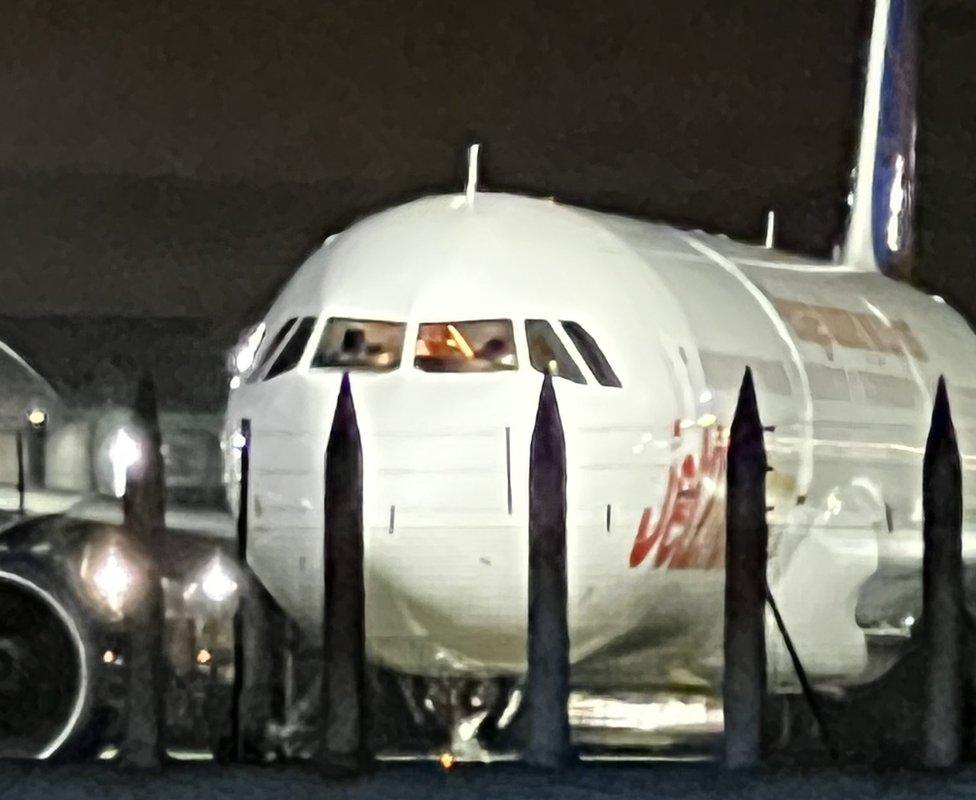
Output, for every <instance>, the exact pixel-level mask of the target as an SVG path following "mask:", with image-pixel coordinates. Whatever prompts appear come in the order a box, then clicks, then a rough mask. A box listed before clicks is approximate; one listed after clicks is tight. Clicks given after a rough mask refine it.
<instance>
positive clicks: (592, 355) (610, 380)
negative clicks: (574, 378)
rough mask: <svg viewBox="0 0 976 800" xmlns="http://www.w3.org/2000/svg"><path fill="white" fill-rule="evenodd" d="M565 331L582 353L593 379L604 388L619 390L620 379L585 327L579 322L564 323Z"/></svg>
mask: <svg viewBox="0 0 976 800" xmlns="http://www.w3.org/2000/svg"><path fill="white" fill-rule="evenodd" d="M563 330H565V331H566V334H567V335H568V336H569V338H570V339H572V340H573V344H575V345H576V349H577V350H579V351H580V355H581V356H583V360H584V361H585V362H586V366H587V367H589V368H590V372H592V373H593V377H594V378H596V379H597V381H598V382H599V383H600V384H601V385H602V386H615V387H616V388H618V389H619V388H620V378H618V377H617V373H616V372H614V371H613V367H611V366H610V362H609V361H607V357H606V356H605V355H603V351H602V350H601V349H600V346H599V345H598V344H597V343H596V340H595V339H594V338H593V337H592V336H590V334H589V333H587V332H586V331H585V330H584V329H583V326H582V325H580V324H579V323H578V322H566V321H563Z"/></svg>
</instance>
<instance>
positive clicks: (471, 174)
mask: <svg viewBox="0 0 976 800" xmlns="http://www.w3.org/2000/svg"><path fill="white" fill-rule="evenodd" d="M480 151H481V145H480V144H473V145H471V146H470V147H469V148H468V182H467V184H466V185H465V187H464V194H465V195H466V197H467V200H468V204H469V205H470V204H471V203H473V202H474V193H475V192H477V191H478V153H479V152H480Z"/></svg>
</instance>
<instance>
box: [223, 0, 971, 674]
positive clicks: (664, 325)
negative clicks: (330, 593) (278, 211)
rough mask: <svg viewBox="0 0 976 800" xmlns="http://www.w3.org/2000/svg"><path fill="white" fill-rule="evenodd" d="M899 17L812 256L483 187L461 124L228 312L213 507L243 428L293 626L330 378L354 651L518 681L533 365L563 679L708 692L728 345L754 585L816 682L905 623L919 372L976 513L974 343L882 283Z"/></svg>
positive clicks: (300, 612)
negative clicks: (822, 248) (388, 195)
mask: <svg viewBox="0 0 976 800" xmlns="http://www.w3.org/2000/svg"><path fill="white" fill-rule="evenodd" d="M912 19H913V18H912V8H911V5H910V3H909V2H908V0H876V2H875V4H874V14H873V22H872V26H871V34H870V46H869V55H868V65H867V76H866V81H865V92H864V103H863V117H862V122H861V130H860V139H859V143H858V148H857V156H856V157H857V161H856V166H855V169H854V171H853V189H852V191H851V194H850V196H849V198H848V200H849V204H850V214H849V220H848V223H847V227H846V231H845V235H844V238H843V242H842V244H841V245H840V246H839V247H838V248H837V249H836V251H835V254H834V257H833V258H831V259H829V260H818V259H811V258H808V257H804V256H800V255H795V254H791V253H787V252H783V251H781V250H779V249H777V248H776V247H775V246H774V244H775V242H774V231H773V229H772V228H773V225H772V220H771V224H770V230H769V231H768V235H767V240H766V242H765V244H763V245H756V244H746V243H738V242H734V241H731V240H729V239H728V238H726V237H724V236H721V235H711V234H707V233H703V232H701V231H689V230H682V229H679V228H676V227H672V226H670V225H665V224H658V223H651V222H645V221H642V220H638V219H634V218H631V217H628V216H624V215H619V214H609V213H603V212H600V211H596V210H591V209H587V208H581V207H575V206H571V205H566V204H563V203H559V202H557V201H555V200H553V199H551V198H537V197H527V196H522V195H517V194H509V193H495V192H489V191H484V190H483V189H482V188H481V187H479V186H478V168H477V155H478V148H477V146H475V147H473V148H472V151H471V154H470V161H469V174H468V181H467V185H466V188H465V191H464V192H461V193H455V194H445V195H434V196H427V197H423V198H421V199H418V200H414V201H412V202H408V203H405V204H403V205H399V206H396V207H394V208H390V209H388V210H385V211H382V212H380V213H377V214H373V215H371V216H368V217H366V218H364V219H362V220H360V221H358V222H356V223H355V224H353V225H352V226H351V227H349V228H348V229H347V230H345V231H343V232H341V233H338V234H335V235H332V236H329V237H328V238H327V239H326V240H325V242H324V243H323V244H322V246H321V247H320V248H319V249H318V250H316V251H315V252H314V253H313V254H312V255H311V256H310V257H309V258H308V259H307V261H305V262H304V263H303V264H302V265H301V266H300V268H299V269H298V270H297V272H296V273H295V275H294V276H293V277H292V278H291V279H290V280H289V281H288V282H287V284H286V285H285V286H284V287H283V288H282V290H281V292H280V294H279V295H278V297H277V299H276V300H275V301H274V303H273V304H272V306H271V307H270V309H269V310H268V312H267V314H266V315H265V316H264V318H263V319H262V320H261V321H260V323H259V324H258V325H256V326H254V327H252V328H250V329H248V330H247V331H246V332H245V334H244V335H243V336H242V340H241V343H240V345H239V347H238V349H237V350H236V355H235V359H236V364H237V367H238V371H237V374H235V375H234V377H233V378H232V380H231V390H230V393H229V399H228V405H227V412H226V421H225V429H224V434H223V436H224V451H225V459H226V463H225V476H226V479H227V484H228V499H229V502H230V503H231V505H232V507H233V506H235V505H236V502H237V498H238V491H239V490H238V481H239V478H240V451H241V447H242V446H243V443H244V438H243V436H242V432H241V422H242V420H245V419H246V420H249V424H250V431H251V439H250V441H249V453H250V472H249V487H250V488H249V495H248V504H249V507H248V509H247V519H248V524H249V528H248V531H247V562H248V564H249V565H250V567H251V568H252V569H253V571H254V573H255V574H256V575H257V577H258V579H259V580H260V582H261V583H262V584H263V585H264V587H265V588H266V589H267V590H268V592H269V593H270V595H271V596H272V598H273V599H274V601H275V603H276V604H277V605H278V606H280V609H281V610H282V611H283V613H284V614H285V616H286V617H287V618H289V619H290V620H292V621H293V622H294V623H295V624H296V625H297V627H298V628H299V630H300V631H301V633H302V634H303V635H304V636H305V637H306V638H307V640H308V641H309V642H313V643H314V642H315V641H316V640H317V639H318V638H320V630H319V629H320V625H321V620H322V603H323V587H322V575H323V565H322V543H323V535H324V534H325V533H327V532H324V531H323V457H324V453H325V446H326V442H327V438H328V434H329V430H330V426H331V423H332V413H333V409H334V408H335V402H336V397H337V394H338V391H339V385H340V380H341V378H342V375H343V373H346V372H348V373H349V374H350V376H351V385H352V393H353V397H354V402H355V407H356V411H357V415H358V421H359V426H360V430H361V435H362V448H363V464H364V489H363V497H364V512H363V513H364V539H365V541H364V548H365V550H364V552H365V555H364V558H365V576H366V615H367V622H366V634H367V652H368V658H369V659H370V661H371V663H373V664H375V665H378V666H379V667H382V668H384V669H387V670H390V671H392V672H394V673H396V674H399V675H404V676H413V678H419V679H422V680H424V681H428V682H436V681H438V680H445V679H450V680H457V681H471V682H488V683H489V684H490V683H491V682H492V681H496V682H497V681H499V680H502V679H508V680H513V681H515V682H517V681H518V679H519V678H520V677H521V676H522V675H523V674H524V671H525V669H526V616H527V568H528V566H527V565H528V534H527V523H528V505H527V504H528V454H529V441H530V437H531V433H532V426H533V420H534V415H535V411H536V407H537V403H538V397H539V391H540V387H541V384H542V381H543V375H544V374H546V373H548V374H550V375H552V376H553V380H554V385H555V390H556V396H557V401H558V405H559V411H560V414H561V417H562V422H563V426H564V431H565V438H566V450H567V497H568V512H567V513H568V520H567V540H568V541H567V548H568V554H567V570H568V586H569V589H568V591H569V598H568V603H569V610H568V614H569V630H570V641H571V647H570V660H571V665H572V681H573V684H574V686H579V687H587V688H591V689H593V688H603V689H614V688H616V689H623V688H634V687H657V688H662V687H670V688H683V689H687V690H695V691H698V690H702V689H704V688H708V687H715V686H716V685H717V681H718V678H719V676H720V674H721V673H720V670H721V653H722V647H721V642H722V620H723V615H722V602H723V600H722V598H723V582H724V574H723V560H724V524H725V523H724V477H725V453H726V448H727V443H728V430H729V425H730V422H731V418H732V414H733V411H734V408H735V401H736V397H737V392H738V389H739V386H740V383H741V380H742V377H743V372H744V369H745V367H747V366H748V367H750V368H751V369H752V372H753V375H754V377H755V380H756V385H757V393H758V399H759V407H760V412H761V415H762V419H763V422H764V424H765V425H766V426H767V432H766V446H767V449H768V453H769V461H770V465H771V467H772V471H771V472H770V473H769V477H768V505H769V513H768V522H769V530H770V547H769V566H768V579H769V584H770V587H771V591H772V594H773V595H774V597H775V598H776V600H777V602H778V605H779V608H780V611H781V613H782V616H783V618H784V620H785V624H786V627H787V629H788V630H789V632H790V634H791V636H792V638H793V640H794V642H795V646H796V649H797V652H798V655H799V658H800V660H801V661H802V664H803V665H804V667H805V669H806V671H807V673H808V674H809V676H810V677H811V679H812V680H813V681H814V683H815V684H817V685H826V684H830V685H834V686H839V687H849V686H857V685H859V684H863V683H864V682H866V681H870V680H873V679H874V678H876V677H877V675H878V674H879V672H880V671H882V669H883V667H879V666H878V665H877V664H876V663H875V662H874V656H873V651H872V647H871V644H872V641H873V639H872V637H882V638H884V637H894V638H896V639H897V638H899V637H906V636H908V635H909V633H910V629H911V626H912V624H913V623H914V619H915V616H916V615H917V610H916V609H917V605H918V597H917V595H916V594H914V593H912V592H908V593H906V592H904V591H900V590H898V588H897V586H898V585H901V584H898V581H897V580H895V579H893V583H892V584H891V585H888V584H887V582H886V581H885V580H884V575H885V574H893V575H894V574H897V573H898V570H901V571H902V573H903V574H915V573H917V572H918V571H919V569H920V563H921V549H922V548H921V513H922V512H921V508H922V498H921V464H922V454H923V449H924V444H925V437H926V432H927V430H928V424H929V416H930V413H931V408H932V400H933V395H934V391H935V386H936V383H937V380H938V377H939V376H940V375H944V376H945V378H946V381H947V384H948V387H949V392H950V396H951V398H952V399H953V400H954V401H956V402H955V405H954V409H955V416H954V420H955V426H956V432H957V435H958V439H959V445H960V450H961V453H962V462H963V469H964V481H963V486H964V488H965V497H964V505H965V507H966V515H965V522H964V528H965V532H964V548H965V551H966V554H967V558H968V557H971V555H972V550H973V544H974V540H973V534H974V532H976V525H974V522H976V521H974V519H973V513H974V511H973V510H974V509H976V503H974V502H973V500H974V497H973V491H974V488H973V487H974V486H976V481H973V480H970V476H971V475H972V471H973V469H974V468H976V448H974V445H976V441H974V436H976V428H974V424H973V415H972V411H971V410H970V409H971V408H972V407H973V405H972V404H973V401H974V400H976V371H974V369H973V366H972V359H971V353H973V352H976V338H974V335H973V333H972V332H971V330H970V328H969V326H968V325H967V323H966V322H965V320H964V319H963V318H962V317H961V316H960V315H959V314H958V313H956V312H955V311H954V310H952V309H951V308H950V307H949V306H948V305H947V304H946V303H945V302H944V301H943V300H942V299H941V298H939V297H937V296H929V295H927V294H925V293H923V292H921V291H919V290H917V289H914V288H912V287H911V286H909V285H907V284H906V283H903V282H900V281H899V280H896V279H895V276H897V275H899V274H903V273H904V271H905V269H906V267H907V265H908V264H909V263H910V259H911V253H912V216H913V206H914V173H915V155H914V143H915V131H916V127H915V126H916V117H915V108H914V91H915V86H914V84H915V63H914V51H913V48H914V44H913V37H914V29H913V22H912ZM886 570H889V573H886ZM879 576H880V578H879ZM879 582H880V585H879ZM896 584H897V585H896ZM866 608H867V609H870V610H869V611H865V609H866ZM767 638H768V652H769V671H770V681H771V684H770V685H771V686H772V687H773V688H774V689H776V691H779V692H783V693H789V692H796V691H798V689H797V679H796V675H795V673H794V670H793V666H792V664H791V662H790V660H789V658H788V654H787V651H786V648H785V647H784V644H783V642H782V640H781V639H780V638H779V636H778V633H777V632H776V628H775V626H774V625H773V624H772V622H771V621H770V624H768V625H767Z"/></svg>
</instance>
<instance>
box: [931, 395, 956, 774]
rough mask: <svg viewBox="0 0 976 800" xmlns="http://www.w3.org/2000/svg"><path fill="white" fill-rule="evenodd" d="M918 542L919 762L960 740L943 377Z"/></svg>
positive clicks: (952, 491)
mask: <svg viewBox="0 0 976 800" xmlns="http://www.w3.org/2000/svg"><path fill="white" fill-rule="evenodd" d="M922 507H923V512H924V523H923V529H922V538H923V542H924V546H925V551H924V556H923V561H922V619H921V626H922V630H921V633H922V641H923V643H924V648H925V664H926V675H925V689H924V712H923V740H924V748H923V754H922V758H923V764H924V765H925V766H926V767H929V768H945V767H951V766H954V765H955V764H957V763H958V762H959V757H960V749H961V745H962V705H963V698H962V662H961V647H962V641H961V640H962V623H963V620H962V615H963V613H964V607H963V603H964V600H963V588H962V470H961V468H960V461H959V448H958V446H957V443H956V432H955V429H954V427H953V424H952V413H951V410H950V408H949V395H948V392H947V391H946V385H945V379H944V378H942V377H940V378H939V385H938V389H937V391H936V395H935V404H934V407H933V409H932V424H931V427H930V428H929V435H928V440H927V442H926V444H925V458H924V461H923V468H922Z"/></svg>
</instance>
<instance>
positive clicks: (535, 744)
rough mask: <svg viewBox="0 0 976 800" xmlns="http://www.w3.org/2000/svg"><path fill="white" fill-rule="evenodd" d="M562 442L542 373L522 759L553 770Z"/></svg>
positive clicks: (557, 755) (565, 658) (561, 575)
mask: <svg viewBox="0 0 976 800" xmlns="http://www.w3.org/2000/svg"><path fill="white" fill-rule="evenodd" d="M566 595H567V587H566V443H565V439H564V437H563V427H562V422H561V421H560V418H559V406H558V404H557V403H556V393H555V391H554V389H553V385H552V376H551V375H548V374H547V375H546V376H545V378H544V380H543V383H542V391H541V393H540V395H539V407H538V411H537V413H536V419H535V429H534V430H533V432H532V444H531V450H530V456H529V614H528V675H527V676H526V694H525V698H526V705H527V710H528V737H529V739H528V746H527V748H526V751H525V760H526V762H527V763H529V764H531V765H533V766H537V767H544V768H547V769H559V768H562V767H565V766H567V765H568V764H569V763H571V762H572V761H573V759H574V755H573V751H572V745H571V742H570V730H569V710H568V702H569V628H568V623H567V619H566V606H567V600H566Z"/></svg>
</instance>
